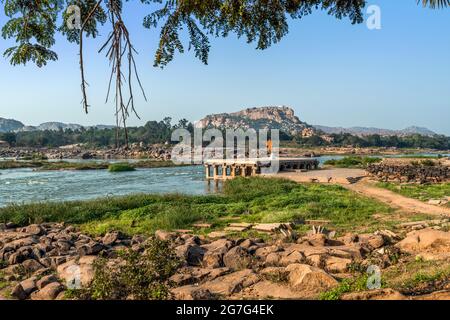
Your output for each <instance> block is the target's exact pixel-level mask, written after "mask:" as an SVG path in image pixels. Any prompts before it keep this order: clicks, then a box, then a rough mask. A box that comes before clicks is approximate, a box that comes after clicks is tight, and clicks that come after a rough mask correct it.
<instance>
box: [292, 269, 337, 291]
mask: <svg viewBox="0 0 450 320" xmlns="http://www.w3.org/2000/svg"><path fill="white" fill-rule="evenodd" d="M286 270H287V271H288V272H289V283H290V285H291V287H292V288H293V289H294V290H296V291H301V292H304V293H305V295H307V296H310V297H314V296H316V295H317V294H319V293H321V292H325V291H328V290H330V289H332V288H334V287H336V286H337V285H338V282H337V281H336V280H335V279H334V278H333V277H332V276H330V275H329V274H327V273H326V272H325V271H323V270H322V269H319V268H316V267H312V266H309V265H307V264H291V265H289V266H288V267H287V268H286Z"/></svg>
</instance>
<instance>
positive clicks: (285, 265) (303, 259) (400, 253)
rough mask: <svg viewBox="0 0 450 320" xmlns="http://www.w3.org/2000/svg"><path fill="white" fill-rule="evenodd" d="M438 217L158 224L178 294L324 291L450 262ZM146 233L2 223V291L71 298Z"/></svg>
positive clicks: (361, 295) (293, 295)
mask: <svg viewBox="0 0 450 320" xmlns="http://www.w3.org/2000/svg"><path fill="white" fill-rule="evenodd" d="M433 224H434V226H431V224H430V223H429V222H415V223H409V224H404V225H403V226H402V227H403V228H404V230H405V231H404V232H401V234H402V235H398V234H396V233H394V232H392V231H388V230H382V231H377V232H375V233H373V234H347V235H345V236H343V237H339V238H334V237H333V234H332V233H326V234H325V233H324V232H323V230H321V229H320V228H319V229H317V228H314V232H311V233H310V234H309V235H307V236H305V237H301V238H298V239H295V237H294V236H293V235H294V233H293V232H288V233H286V232H285V235H286V234H288V235H289V237H287V238H286V237H284V238H282V237H280V236H279V235H278V236H274V237H273V238H272V239H271V240H269V241H263V240H262V239H257V238H252V239H229V238H226V237H222V238H219V239H211V238H207V237H204V236H196V235H191V234H183V233H174V232H165V231H157V232H156V234H155V236H156V237H157V238H159V239H162V240H167V241H170V243H171V244H172V246H173V248H174V251H175V252H176V254H177V256H178V257H180V259H181V260H182V266H181V267H180V268H179V269H178V270H177V273H176V274H175V275H173V276H172V277H171V285H172V286H173V288H172V289H171V296H172V298H174V299H246V298H253V299H316V298H318V297H319V295H320V294H321V293H323V292H326V291H329V290H331V289H333V288H336V287H337V286H339V282H340V281H342V280H343V279H347V278H351V277H352V272H353V271H354V270H355V269H358V270H366V269H367V267H369V266H370V265H376V266H378V267H379V268H380V269H381V270H385V269H387V268H389V267H391V266H392V265H393V264H396V263H399V262H398V261H402V259H420V260H431V261H433V260H435V261H447V262H449V263H450V232H446V231H442V230H439V229H441V228H442V227H443V226H446V225H448V222H447V221H435V222H433ZM146 241H147V238H146V237H143V236H134V237H132V238H130V237H126V236H124V235H122V234H121V233H119V232H111V233H108V234H106V235H105V236H104V237H97V238H95V237H90V236H88V235H86V234H83V233H81V232H79V231H78V230H77V229H76V228H75V227H73V226H65V225H64V224H56V223H54V224H40V225H30V226H27V227H20V228H17V227H16V226H14V225H13V224H12V223H9V224H0V283H2V281H3V283H4V285H3V287H4V288H3V289H2V290H0V299H2V298H3V299H6V298H11V299H21V300H25V299H32V300H54V299H65V298H67V297H66V289H67V288H68V287H71V285H73V284H74V274H77V275H79V276H78V278H77V279H78V280H79V281H80V283H81V285H82V286H89V284H90V282H91V281H92V279H93V277H94V268H93V263H94V261H95V260H96V259H98V257H106V258H108V259H110V261H111V262H117V264H119V263H120V259H119V258H118V254H117V253H118V252H119V250H123V249H126V248H131V249H132V250H135V251H141V250H143V247H144V245H145V243H146ZM399 257H400V258H399ZM116 260H117V261H116ZM74 270H75V271H76V272H74ZM382 272H383V271H382ZM2 278H3V280H2ZM75 280H76V279H75ZM0 288H1V287H0ZM435 291H437V292H431V293H429V294H428V295H424V296H420V297H416V298H420V299H427V298H432V299H450V284H449V283H448V282H447V283H445V282H444V283H441V284H440V285H439V288H437V287H436V288H435ZM340 298H341V299H409V298H411V297H407V296H406V295H404V294H403V293H402V292H399V291H395V290H393V289H389V288H383V289H375V290H364V291H360V292H354V293H346V294H344V295H342V296H341V297H340Z"/></svg>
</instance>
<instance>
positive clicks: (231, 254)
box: [223, 246, 251, 270]
mask: <svg viewBox="0 0 450 320" xmlns="http://www.w3.org/2000/svg"><path fill="white" fill-rule="evenodd" d="M223 263H224V265H225V267H228V268H230V269H233V270H242V269H246V268H248V267H249V266H250V263H251V256H250V254H249V253H248V252H247V250H245V249H244V248H242V247H240V246H236V247H233V248H231V249H230V250H229V251H228V252H227V253H226V254H225V255H224V256H223Z"/></svg>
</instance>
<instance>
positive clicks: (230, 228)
mask: <svg viewBox="0 0 450 320" xmlns="http://www.w3.org/2000/svg"><path fill="white" fill-rule="evenodd" d="M248 229H249V227H226V228H225V229H224V230H225V231H229V232H243V231H246V230H248Z"/></svg>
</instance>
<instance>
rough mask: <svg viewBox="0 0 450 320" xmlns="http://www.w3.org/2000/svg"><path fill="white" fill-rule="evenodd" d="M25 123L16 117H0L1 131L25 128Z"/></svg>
mask: <svg viewBox="0 0 450 320" xmlns="http://www.w3.org/2000/svg"><path fill="white" fill-rule="evenodd" d="M24 126H25V125H24V124H23V123H22V122H20V121H17V120H14V119H5V118H0V132H10V131H16V130H19V129H21V128H23V127H24Z"/></svg>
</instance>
